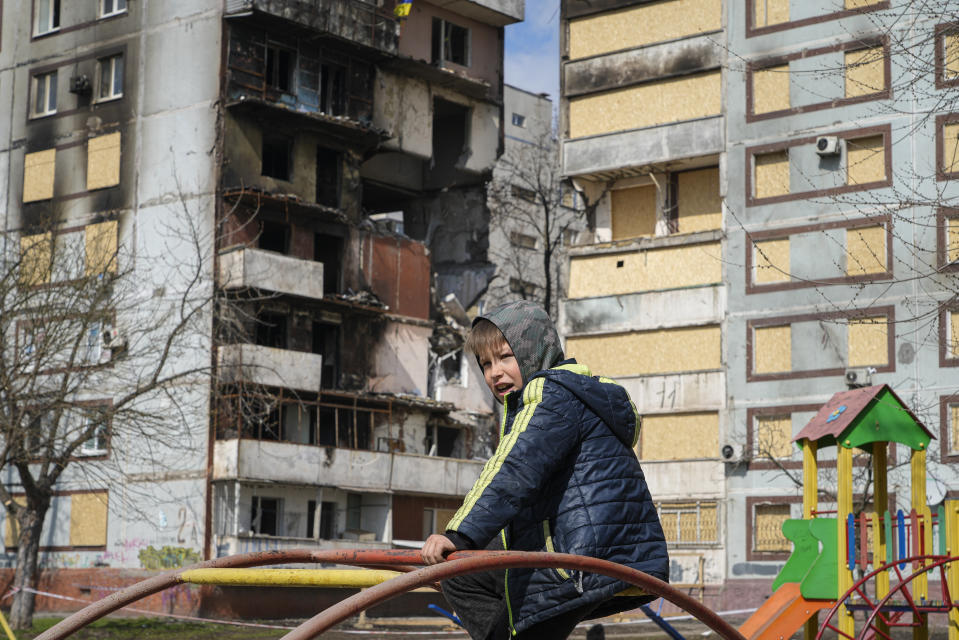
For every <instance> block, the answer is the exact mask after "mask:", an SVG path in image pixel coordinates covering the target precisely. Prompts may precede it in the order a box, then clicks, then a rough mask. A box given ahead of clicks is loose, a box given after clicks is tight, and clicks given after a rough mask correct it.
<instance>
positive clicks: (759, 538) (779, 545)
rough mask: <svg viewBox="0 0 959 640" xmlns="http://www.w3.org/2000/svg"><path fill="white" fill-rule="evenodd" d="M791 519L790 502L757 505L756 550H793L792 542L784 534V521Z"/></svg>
mask: <svg viewBox="0 0 959 640" xmlns="http://www.w3.org/2000/svg"><path fill="white" fill-rule="evenodd" d="M788 519H789V505H788V504H757V505H756V542H755V547H754V549H755V550H756V551H791V550H792V543H791V542H790V541H789V540H787V539H786V536H785V535H783V522H785V521H786V520H788Z"/></svg>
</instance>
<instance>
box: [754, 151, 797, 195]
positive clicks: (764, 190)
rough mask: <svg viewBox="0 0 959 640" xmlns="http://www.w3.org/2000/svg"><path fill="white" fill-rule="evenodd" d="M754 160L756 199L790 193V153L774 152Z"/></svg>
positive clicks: (756, 157) (757, 156)
mask: <svg viewBox="0 0 959 640" xmlns="http://www.w3.org/2000/svg"><path fill="white" fill-rule="evenodd" d="M754 158H755V159H754V164H755V166H754V169H753V176H754V178H755V179H754V181H753V182H754V184H755V186H754V189H755V194H756V197H757V198H771V197H773V196H781V195H784V194H787V193H789V152H787V151H785V150H783V151H774V152H772V153H763V154H759V155H756V156H755V157H754Z"/></svg>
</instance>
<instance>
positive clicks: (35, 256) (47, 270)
mask: <svg viewBox="0 0 959 640" xmlns="http://www.w3.org/2000/svg"><path fill="white" fill-rule="evenodd" d="M52 272H53V234H51V233H49V232H47V233H37V234H34V235H32V236H22V237H21V238H20V284H23V285H27V286H33V285H38V284H44V283H46V282H50V275H51V273H52Z"/></svg>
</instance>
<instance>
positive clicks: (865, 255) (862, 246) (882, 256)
mask: <svg viewBox="0 0 959 640" xmlns="http://www.w3.org/2000/svg"><path fill="white" fill-rule="evenodd" d="M885 270H886V228H885V227H883V226H878V227H860V228H858V229H848V230H847V231H846V273H847V274H848V275H850V276H857V275H863V274H867V273H882V272H884V271H885Z"/></svg>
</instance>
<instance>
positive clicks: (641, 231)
mask: <svg viewBox="0 0 959 640" xmlns="http://www.w3.org/2000/svg"><path fill="white" fill-rule="evenodd" d="M656 196H657V190H656V186H655V185H647V186H643V187H632V188H630V189H616V190H615V191H613V192H612V193H611V194H610V209H611V217H612V233H613V240H622V239H624V238H636V237H639V236H652V235H656V212H657V211H658V209H659V207H657V206H656Z"/></svg>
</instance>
